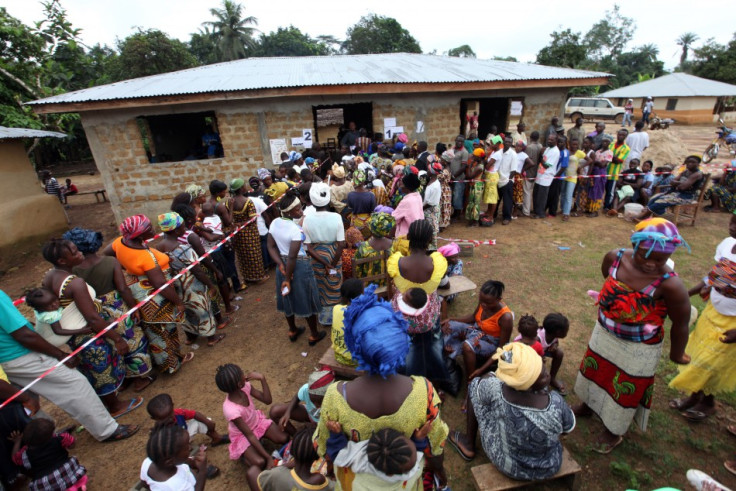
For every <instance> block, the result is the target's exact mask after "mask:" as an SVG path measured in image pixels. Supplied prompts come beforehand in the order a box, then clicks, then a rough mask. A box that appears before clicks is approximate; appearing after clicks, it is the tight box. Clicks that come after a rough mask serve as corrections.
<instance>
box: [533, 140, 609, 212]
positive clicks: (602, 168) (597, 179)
mask: <svg viewBox="0 0 736 491" xmlns="http://www.w3.org/2000/svg"><path fill="white" fill-rule="evenodd" d="M612 139H613V137H612V136H611V135H604V136H603V140H602V142H601V147H600V149H599V150H597V151H596V152H595V153H594V154H593V162H592V164H591V165H590V168H589V172H588V193H587V200H586V202H585V212H586V213H587V215H586V216H588V217H590V218H595V217H597V216H598V211H599V210H600V209H601V207H602V206H603V197H604V196H605V194H606V175H605V174H606V169H607V168H608V164H610V163H611V161H612V160H613V152H612V151H611V150H609V148H608V146H609V145H610V144H611V140H612ZM539 218H543V217H539Z"/></svg>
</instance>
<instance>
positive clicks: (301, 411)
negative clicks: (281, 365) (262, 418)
mask: <svg viewBox="0 0 736 491" xmlns="http://www.w3.org/2000/svg"><path fill="white" fill-rule="evenodd" d="M334 381H335V374H334V373H332V371H330V370H320V371H317V372H312V374H311V375H310V376H309V380H308V382H307V383H306V384H304V385H302V386H301V387H300V388H299V391H298V392H297V393H296V395H295V396H294V398H293V399H292V400H291V402H289V403H288V404H276V405H274V406H272V407H271V410H270V411H269V413H268V416H269V417H270V418H271V420H272V421H278V422H279V428H281V429H282V430H284V431H286V432H287V433H289V434H290V435H294V434H295V433H296V428H294V425H292V424H291V423H290V421H291V420H294V421H299V422H300V423H314V424H316V423H319V415H320V408H321V407H322V400H323V399H324V397H325V393H326V392H327V387H329V386H330V384H331V383H332V382H334ZM302 404H303V405H302Z"/></svg>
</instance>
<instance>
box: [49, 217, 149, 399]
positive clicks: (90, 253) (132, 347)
mask: <svg viewBox="0 0 736 491" xmlns="http://www.w3.org/2000/svg"><path fill="white" fill-rule="evenodd" d="M63 238H64V239H66V240H69V241H71V242H73V243H74V245H76V246H77V249H78V250H79V252H81V253H82V254H84V260H83V261H82V262H81V263H79V264H78V265H77V266H74V267H73V268H72V273H74V274H75V275H77V276H79V277H80V278H82V279H83V280H84V281H86V282H87V284H88V285H90V286H91V287H92V288H94V290H95V295H96V299H95V306H96V307H98V310H97V312H98V313H99V314H100V316H101V317H102V318H103V319H104V320H105V321H107V322H112V321H113V320H115V319H117V318H118V317H120V316H121V315H122V314H123V313H124V312H125V310H127V309H130V308H133V307H135V305H136V304H137V303H138V302H137V301H136V300H135V298H133V294H132V293H131V291H130V288H128V285H126V284H125V277H124V276H123V268H122V267H121V266H120V263H119V262H118V261H117V259H115V258H114V257H110V256H98V255H97V251H99V250H100V248H101V247H102V234H101V233H100V232H95V231H94V230H86V229H83V228H73V229H71V230H70V231H68V232H66V233H65V234H64V236H63ZM138 320H140V314H139V312H138V311H136V312H134V313H133V315H131V316H129V317H126V318H125V320H123V321H121V322H119V323H118V325H117V327H116V328H115V330H116V331H117V333H118V334H119V335H120V336H121V337H122V338H123V339H125V341H126V342H127V343H128V352H127V353H126V354H125V355H124V356H123V362H124V363H125V378H127V379H132V380H133V390H135V391H136V392H140V391H142V390H143V389H145V388H146V387H148V386H149V385H150V384H151V383H152V382H153V381H154V380H155V376H153V375H149V374H150V373H151V370H152V369H153V364H152V362H151V355H150V354H149V352H148V338H147V337H146V335H145V334H144V333H143V330H142V329H141V328H140V326H139V325H138V322H137V321H138Z"/></svg>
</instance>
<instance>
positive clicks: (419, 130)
mask: <svg viewBox="0 0 736 491" xmlns="http://www.w3.org/2000/svg"><path fill="white" fill-rule="evenodd" d="M417 133H424V121H417Z"/></svg>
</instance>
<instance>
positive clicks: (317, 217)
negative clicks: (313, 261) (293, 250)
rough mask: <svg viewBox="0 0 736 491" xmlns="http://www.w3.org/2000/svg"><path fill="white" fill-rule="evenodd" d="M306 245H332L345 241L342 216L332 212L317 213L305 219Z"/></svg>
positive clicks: (303, 224)
mask: <svg viewBox="0 0 736 491" xmlns="http://www.w3.org/2000/svg"><path fill="white" fill-rule="evenodd" d="M302 227H304V237H305V239H304V243H305V244H331V243H332V242H341V241H343V240H345V225H343V223H342V216H341V215H340V214H339V213H335V212H332V211H315V212H314V213H310V214H309V215H308V216H306V217H304V221H303V222H302Z"/></svg>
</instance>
